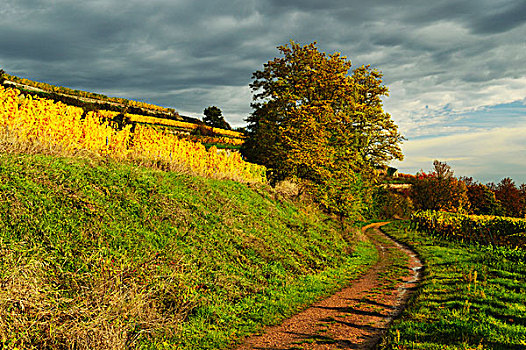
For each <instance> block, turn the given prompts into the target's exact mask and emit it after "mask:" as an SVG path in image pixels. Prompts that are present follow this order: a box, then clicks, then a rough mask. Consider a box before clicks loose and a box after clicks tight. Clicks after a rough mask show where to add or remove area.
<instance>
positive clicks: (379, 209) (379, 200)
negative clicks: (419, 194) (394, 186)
mask: <svg viewBox="0 0 526 350" xmlns="http://www.w3.org/2000/svg"><path fill="white" fill-rule="evenodd" d="M374 203H375V210H376V212H375V214H376V216H378V217H379V218H383V219H409V218H410V217H411V214H412V213H413V210H414V207H413V201H412V200H411V198H410V197H409V196H408V195H404V194H403V193H398V192H396V191H394V190H390V189H388V188H385V187H378V189H377V190H376V192H375V193H374Z"/></svg>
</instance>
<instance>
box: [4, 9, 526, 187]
mask: <svg viewBox="0 0 526 350" xmlns="http://www.w3.org/2000/svg"><path fill="white" fill-rule="evenodd" d="M0 18H2V20H1V21H0V68H3V69H4V70H5V71H7V72H8V73H11V74H15V75H18V76H21V77H25V78H29V79H32V80H37V81H45V82H48V83H51V84H55V85H61V86H67V87H71V88H75V89H82V90H88V91H93V92H100V93H104V94H106V95H109V96H119V97H126V98H131V99H135V100H141V101H147V102H150V103H154V104H159V105H163V106H168V107H174V108H175V109H176V110H177V111H179V112H180V113H181V114H185V115H191V116H195V117H201V116H202V112H203V110H204V108H206V107H208V106H211V105H215V106H218V107H219V108H221V109H222V111H223V115H224V116H225V118H226V119H227V120H228V121H229V122H230V123H231V124H232V125H234V126H243V125H244V124H245V123H244V121H243V120H244V119H245V118H246V117H247V115H248V114H249V113H250V111H251V109H250V102H251V93H250V90H249V88H248V84H249V83H250V82H251V76H252V73H253V72H254V71H256V70H259V69H261V68H262V66H263V63H265V62H267V61H268V60H271V59H273V58H274V57H276V56H279V52H278V50H277V49H276V47H277V46H279V45H282V44H286V43H288V42H289V41H290V40H294V41H296V42H299V43H301V44H307V43H310V42H313V41H317V42H318V47H319V48H320V50H321V51H325V52H327V53H332V52H335V51H338V52H341V53H342V54H344V55H345V56H347V57H348V58H349V59H350V60H351V61H352V63H353V66H355V67H356V66H359V65H362V64H371V65H372V66H373V67H376V68H378V69H379V70H381V71H382V72H383V73H384V82H385V84H386V85H387V86H388V87H389V88H390V96H389V97H388V98H386V99H385V109H386V111H388V112H389V113H390V114H391V115H392V117H393V119H394V120H395V121H396V122H397V124H398V125H399V126H400V129H401V131H402V133H403V134H404V136H405V137H406V138H407V141H406V142H405V143H404V145H403V150H404V153H405V155H406V159H405V160H404V161H403V162H401V163H394V164H393V166H395V167H398V168H399V169H400V170H401V171H403V172H407V173H415V172H416V171H418V170H420V169H423V170H426V171H427V170H430V169H431V167H432V161H433V160H434V159H439V160H442V161H446V162H447V163H448V164H450V165H451V166H452V167H453V169H454V170H455V174H456V175H459V176H460V175H465V176H473V177H474V178H475V179H476V180H478V181H481V182H483V183H486V182H489V181H493V182H498V181H500V180H501V179H502V178H504V177H511V178H513V179H514V180H515V182H517V183H526V39H525V38H526V1H524V0H517V1H513V0H433V1H431V0H424V1H423V0H405V1H391V0H382V1H361V0H360V1H354V0H323V1H321V0H303V1H300V0H231V1H226V0H215V1H214V0H194V1H190V0H149V1H143V0H141V1H136V0H127V1H117V0H94V1H91V0H84V1H76V0H70V1H66V0H0Z"/></svg>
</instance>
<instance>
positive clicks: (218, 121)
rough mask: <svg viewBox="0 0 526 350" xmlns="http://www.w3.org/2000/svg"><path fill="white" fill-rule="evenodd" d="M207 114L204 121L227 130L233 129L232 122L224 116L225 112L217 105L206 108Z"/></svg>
mask: <svg viewBox="0 0 526 350" xmlns="http://www.w3.org/2000/svg"><path fill="white" fill-rule="evenodd" d="M203 114H204V115H205V116H204V118H203V122H204V123H205V124H206V125H208V126H211V127H213V128H220V129H225V130H231V127H230V124H228V122H227V121H226V120H225V118H224V117H223V112H221V109H219V108H218V107H216V106H210V107H207V108H205V110H204V111H203Z"/></svg>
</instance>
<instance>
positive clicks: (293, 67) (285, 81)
mask: <svg viewBox="0 0 526 350" xmlns="http://www.w3.org/2000/svg"><path fill="white" fill-rule="evenodd" d="M278 49H279V51H280V52H281V54H282V57H278V58H275V59H274V60H272V61H269V62H267V63H266V64H264V68H263V70H260V71H256V72H255V73H254V74H253V77H252V78H253V82H252V83H251V84H250V87H251V89H252V92H253V94H254V96H253V99H254V101H253V103H252V107H253V110H254V111H253V113H252V114H251V115H250V116H249V117H248V119H247V122H248V127H247V129H248V135H249V137H248V139H247V141H246V142H245V145H244V147H243V150H242V151H243V153H244V155H245V156H246V157H247V158H248V159H249V160H250V161H252V162H256V163H259V164H264V165H265V166H267V168H269V169H270V172H271V174H270V178H271V179H274V180H280V179H284V178H298V179H303V180H307V181H309V182H310V183H311V184H313V185H314V187H315V188H318V189H319V191H318V192H319V193H318V195H319V198H322V201H323V198H325V201H326V203H332V204H327V206H328V207H330V208H332V210H335V211H337V212H341V210H340V209H341V208H345V207H348V205H350V204H351V203H353V204H352V205H354V206H355V205H357V203H359V202H360V201H359V200H358V199H357V198H356V196H358V195H359V194H358V193H357V192H356V191H357V184H361V183H364V181H366V180H367V179H369V178H370V177H371V176H372V175H371V174H372V173H373V171H372V169H373V168H374V166H377V165H385V164H387V163H388V162H389V161H390V160H392V159H399V160H402V159H403V155H402V152H401V149H400V143H401V141H402V140H403V138H402V136H401V135H400V133H399V132H398V128H397V126H396V124H395V123H394V122H393V120H392V119H391V116H390V115H389V114H388V113H386V112H385V111H384V110H383V105H382V100H381V98H382V97H383V96H387V94H388V89H387V87H386V86H384V85H383V84H382V74H381V73H380V72H379V71H377V70H376V69H372V68H371V67H370V66H361V67H358V68H356V69H354V70H353V71H352V72H351V62H350V61H348V60H347V58H346V57H344V56H341V54H340V53H333V54H330V55H327V54H326V53H324V52H320V51H319V50H318V48H317V47H316V43H312V44H308V45H305V46H301V45H299V44H297V43H294V42H291V43H290V45H285V46H280V47H278ZM358 187H359V186H358ZM345 203H346V204H345ZM337 208H340V209H337ZM342 210H343V211H348V210H347V209H342ZM342 213H343V212H342Z"/></svg>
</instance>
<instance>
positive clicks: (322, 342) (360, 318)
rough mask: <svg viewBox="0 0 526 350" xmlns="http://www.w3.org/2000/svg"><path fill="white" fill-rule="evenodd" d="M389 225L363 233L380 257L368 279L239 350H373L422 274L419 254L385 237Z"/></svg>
mask: <svg viewBox="0 0 526 350" xmlns="http://www.w3.org/2000/svg"><path fill="white" fill-rule="evenodd" d="M383 224H385V223H376V224H371V225H368V226H366V227H365V228H364V229H363V231H364V233H365V234H366V236H367V237H368V238H369V239H370V240H371V242H373V244H374V245H375V246H376V249H377V250H378V254H379V259H378V262H377V263H376V264H375V265H373V266H372V267H371V268H370V269H369V270H368V271H367V272H366V273H365V274H364V275H362V276H361V277H360V278H358V279H356V280H354V281H352V282H351V283H350V284H349V286H348V287H346V288H344V289H342V290H341V291H339V292H337V293H336V294H333V295H332V296H330V297H329V298H327V299H325V300H322V301H320V302H318V303H316V304H314V305H312V306H311V307H309V308H307V309H306V310H304V311H302V312H300V313H299V314H297V315H295V316H293V317H291V318H289V319H287V320H285V321H284V322H283V323H282V324H280V325H278V326H273V327H269V328H267V329H266V330H265V332H264V333H263V334H260V335H255V336H252V337H249V338H247V339H246V340H245V342H244V343H243V344H241V345H240V346H238V347H237V348H236V350H248V349H268V350H271V349H272V350H288V349H289V350H292V349H373V348H374V347H375V346H376V345H377V343H378V342H379V340H380V339H381V336H382V334H383V333H384V332H385V330H386V329H387V328H388V326H389V324H390V323H391V322H392V320H393V319H394V318H396V317H397V316H398V315H399V314H400V312H401V311H402V309H403V307H404V306H405V304H406V302H407V300H408V298H409V296H410V294H411V293H412V292H413V291H414V290H415V289H416V287H417V285H418V282H419V279H420V270H421V268H422V263H421V262H420V260H419V259H418V257H417V255H416V254H415V253H414V252H413V251H411V250H410V249H409V248H407V247H405V246H402V245H400V244H398V243H397V242H395V241H393V240H392V239H391V238H389V237H388V236H386V235H385V234H384V233H382V232H381V230H380V229H379V227H380V226H382V225H383Z"/></svg>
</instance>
